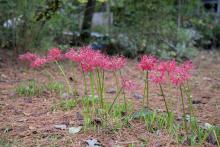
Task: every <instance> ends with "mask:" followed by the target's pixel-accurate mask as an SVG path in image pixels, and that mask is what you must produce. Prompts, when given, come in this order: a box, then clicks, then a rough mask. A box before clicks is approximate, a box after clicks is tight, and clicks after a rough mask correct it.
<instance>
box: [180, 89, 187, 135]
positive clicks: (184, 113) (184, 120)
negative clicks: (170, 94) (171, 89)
mask: <svg viewBox="0 0 220 147" xmlns="http://www.w3.org/2000/svg"><path fill="white" fill-rule="evenodd" d="M180 92H181V101H182V109H183V123H184V128H185V131H186V135H188V127H187V122H186V112H185V105H184V98H183V90H182V86H181V85H180Z"/></svg>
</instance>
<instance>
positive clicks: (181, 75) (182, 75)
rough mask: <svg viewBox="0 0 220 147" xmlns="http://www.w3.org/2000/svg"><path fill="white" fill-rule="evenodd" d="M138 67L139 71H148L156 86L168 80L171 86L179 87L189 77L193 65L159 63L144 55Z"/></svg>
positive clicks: (188, 62)
mask: <svg viewBox="0 0 220 147" xmlns="http://www.w3.org/2000/svg"><path fill="white" fill-rule="evenodd" d="M138 67H140V68H141V70H144V71H149V72H150V74H149V78H150V80H151V81H152V82H154V83H156V84H163V83H165V82H166V80H167V79H170V81H171V82H172V84H173V85H175V86H179V85H181V84H183V83H184V82H185V81H187V80H188V79H189V78H190V77H191V74H190V72H191V70H192V69H193V64H192V62H190V61H186V62H184V63H183V64H180V65H179V66H178V65H177V63H176V61H175V60H170V61H159V60H157V59H156V58H155V57H153V56H147V55H144V56H143V57H142V58H141V61H140V63H139V64H138Z"/></svg>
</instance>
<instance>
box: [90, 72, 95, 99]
mask: <svg viewBox="0 0 220 147" xmlns="http://www.w3.org/2000/svg"><path fill="white" fill-rule="evenodd" d="M89 76H90V88H91V95H92V97H93V98H94V97H95V89H94V77H93V73H92V72H90V73H89Z"/></svg>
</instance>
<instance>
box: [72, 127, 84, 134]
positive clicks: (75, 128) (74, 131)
mask: <svg viewBox="0 0 220 147" xmlns="http://www.w3.org/2000/svg"><path fill="white" fill-rule="evenodd" d="M81 129H82V127H81V126H79V127H70V128H69V133H70V134H76V133H78V132H80V130H81Z"/></svg>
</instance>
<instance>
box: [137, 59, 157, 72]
mask: <svg viewBox="0 0 220 147" xmlns="http://www.w3.org/2000/svg"><path fill="white" fill-rule="evenodd" d="M156 63H157V59H156V58H155V57H153V56H147V55H144V56H143V57H142V58H141V61H140V63H139V64H138V67H139V68H140V69H141V70H146V71H150V70H153V68H154V67H155V65H156Z"/></svg>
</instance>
